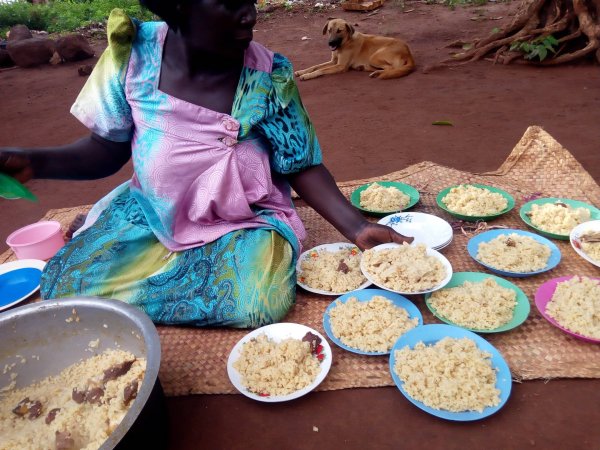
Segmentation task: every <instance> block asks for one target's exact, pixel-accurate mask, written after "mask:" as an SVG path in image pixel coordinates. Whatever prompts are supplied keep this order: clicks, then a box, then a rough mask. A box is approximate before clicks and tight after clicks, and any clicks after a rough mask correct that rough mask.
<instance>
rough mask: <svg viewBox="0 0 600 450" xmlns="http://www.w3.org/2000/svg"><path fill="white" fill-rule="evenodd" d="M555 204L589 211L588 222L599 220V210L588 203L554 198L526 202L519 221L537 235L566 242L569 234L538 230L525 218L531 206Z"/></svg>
mask: <svg viewBox="0 0 600 450" xmlns="http://www.w3.org/2000/svg"><path fill="white" fill-rule="evenodd" d="M556 202H562V203H564V204H565V205H569V206H570V207H571V208H585V209H587V210H589V212H590V220H598V219H600V209H598V208H596V207H595V206H592V205H590V204H589V203H585V202H580V201H578V200H570V199H568V198H556V197H547V198H538V199H536V200H531V201H530V202H527V203H525V204H524V205H523V206H521V209H520V210H519V215H520V216H521V219H523V222H525V223H526V224H527V225H529V226H530V227H531V228H533V229H534V230H535V231H537V232H538V233H539V234H543V235H544V236H546V237H549V238H553V239H562V240H563V241H568V240H569V234H570V233H569V234H556V233H550V232H549V231H544V230H542V229H541V228H538V227H537V226H535V225H534V224H532V223H531V219H530V218H529V217H528V216H527V213H528V212H530V211H531V208H532V207H533V205H544V204H546V203H556Z"/></svg>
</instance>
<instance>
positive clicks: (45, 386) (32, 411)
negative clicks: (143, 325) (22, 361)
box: [0, 349, 146, 450]
mask: <svg viewBox="0 0 600 450" xmlns="http://www.w3.org/2000/svg"><path fill="white" fill-rule="evenodd" d="M118 368H120V369H121V370H117V369H118ZM6 370H7V367H5V372H6ZM111 370H112V372H109V373H110V375H107V371H111ZM125 370H126V371H125ZM145 371H146V360H145V359H143V358H136V357H135V356H134V355H133V354H132V353H129V352H126V351H123V350H116V349H112V350H106V351H104V352H103V353H101V354H99V355H96V356H92V357H90V358H87V359H84V360H82V361H80V362H78V363H76V364H73V365H71V366H69V367H67V368H65V369H63V370H62V371H61V372H60V373H59V374H58V375H55V376H49V377H45V378H43V379H41V380H40V381H38V382H36V383H33V384H30V385H29V386H26V387H23V388H20V389H11V388H10V387H9V388H5V389H3V390H2V392H0V430H2V431H1V438H0V448H1V449H3V450H8V449H11V450H13V449H14V450H26V449H27V450H28V449H32V450H33V449H42V448H48V449H50V448H52V449H54V448H77V449H87V450H92V449H94V450H95V449H97V448H99V447H100V446H101V445H102V444H103V443H104V441H106V439H108V437H109V436H110V435H111V433H112V432H113V431H114V430H115V428H117V426H118V425H119V423H121V420H122V419H123V417H124V416H125V414H126V413H127V411H128V410H129V407H130V406H131V404H132V403H133V399H134V398H135V396H136V395H137V392H138V389H139V387H141V385H142V380H143V378H144V374H145ZM122 372H124V373H122ZM115 374H118V375H116V376H115ZM61 446H62V447H61Z"/></svg>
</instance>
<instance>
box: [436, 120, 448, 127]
mask: <svg viewBox="0 0 600 450" xmlns="http://www.w3.org/2000/svg"><path fill="white" fill-rule="evenodd" d="M431 125H447V126H453V125H452V122H450V121H448V120H436V121H435V122H432V123H431Z"/></svg>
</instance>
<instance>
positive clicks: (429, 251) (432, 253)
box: [360, 243, 452, 295]
mask: <svg viewBox="0 0 600 450" xmlns="http://www.w3.org/2000/svg"><path fill="white" fill-rule="evenodd" d="M399 246H400V244H394V243H390V244H380V245H378V246H376V247H373V248H372V249H371V250H385V249H387V248H395V247H399ZM426 253H427V255H428V256H433V257H435V258H436V259H438V260H439V261H440V262H441V263H442V265H443V266H444V269H446V277H445V278H444V279H443V280H442V281H440V282H439V283H438V284H437V285H435V286H434V287H432V288H431V289H427V290H424V291H417V292H404V291H396V290H394V289H391V288H389V287H387V286H384V285H383V284H380V283H378V282H377V281H375V279H374V278H373V277H372V276H371V275H370V274H369V272H367V270H366V269H365V267H364V264H363V262H362V260H361V262H360V270H362V273H363V274H364V276H365V277H367V279H368V280H369V282H371V283H373V284H374V285H375V286H378V287H380V288H381V289H386V290H388V291H391V292H395V293H397V294H403V295H415V294H426V293H427V292H433V291H437V290H438V289H441V288H443V287H444V286H445V285H446V284H448V282H449V281H450V279H451V278H452V265H451V264H450V261H448V260H447V259H446V257H445V256H444V255H442V254H441V253H440V252H438V251H437V250H434V249H432V248H429V247H427V248H426Z"/></svg>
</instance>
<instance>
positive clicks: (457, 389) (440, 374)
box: [394, 337, 500, 412]
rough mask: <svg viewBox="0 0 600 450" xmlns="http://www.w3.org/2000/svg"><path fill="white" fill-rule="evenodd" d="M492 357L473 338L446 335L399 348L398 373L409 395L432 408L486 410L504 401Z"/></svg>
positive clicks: (456, 410)
mask: <svg viewBox="0 0 600 450" xmlns="http://www.w3.org/2000/svg"><path fill="white" fill-rule="evenodd" d="M490 357H491V355H490V354H489V353H486V352H483V351H481V350H479V348H478V347H477V345H476V344H475V342H474V341H472V340H471V339H468V338H461V339H454V338H449V337H445V338H443V339H441V340H440V341H438V342H436V343H435V344H434V345H425V344H423V342H418V343H417V344H416V345H415V348H414V349H413V350H411V349H410V348H409V347H408V346H406V347H404V348H402V349H401V350H397V351H396V352H395V358H396V362H395V364H394V372H396V375H398V377H399V378H400V379H401V380H402V381H403V383H404V390H405V391H406V392H407V393H408V395H410V396H411V397H412V398H414V399H415V400H418V401H420V402H423V403H424V404H425V405H427V406H429V407H430V408H435V409H444V410H446V411H452V412H462V411H478V412H482V411H483V410H484V409H485V408H487V407H491V406H496V405H498V404H499V403H500V396H499V394H500V390H499V389H496V371H495V370H494V368H493V367H492V363H491V361H490Z"/></svg>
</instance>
